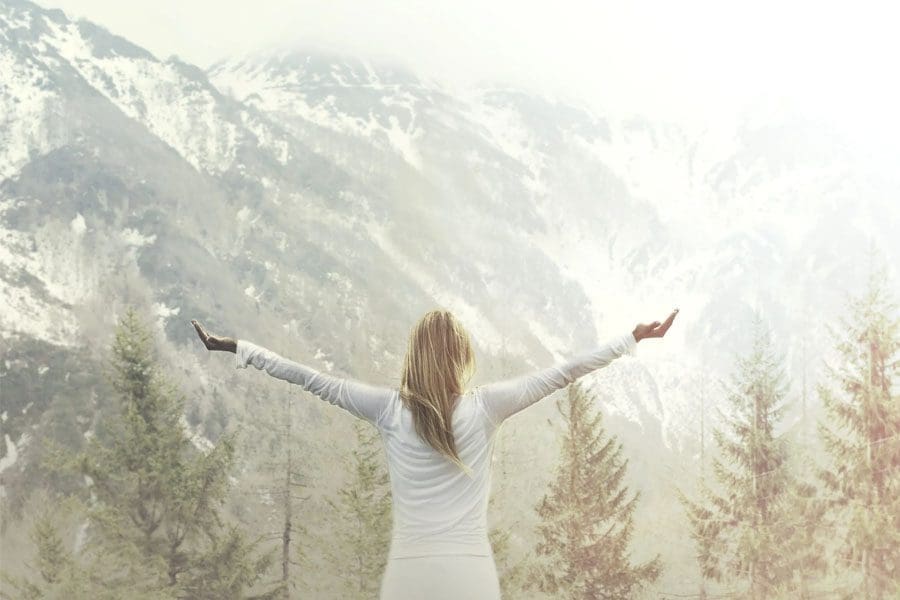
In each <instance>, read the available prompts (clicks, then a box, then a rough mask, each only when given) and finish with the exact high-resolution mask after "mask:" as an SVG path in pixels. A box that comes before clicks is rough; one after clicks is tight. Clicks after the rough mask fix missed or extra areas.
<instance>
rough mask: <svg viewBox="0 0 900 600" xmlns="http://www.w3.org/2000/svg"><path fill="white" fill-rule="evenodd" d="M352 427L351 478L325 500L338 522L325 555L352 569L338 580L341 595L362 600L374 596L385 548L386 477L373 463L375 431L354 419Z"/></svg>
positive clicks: (388, 518)
mask: <svg viewBox="0 0 900 600" xmlns="http://www.w3.org/2000/svg"><path fill="white" fill-rule="evenodd" d="M353 426H354V429H355V432H356V438H357V447H356V449H354V450H353V458H352V461H351V468H352V473H353V477H352V479H351V480H350V481H349V482H348V484H347V485H346V486H345V487H344V488H343V489H341V490H340V491H339V492H338V500H337V502H335V501H334V500H332V499H330V498H329V499H327V500H326V501H327V502H328V504H329V506H331V508H332V509H334V511H335V513H336V514H337V515H338V519H339V523H338V525H337V526H336V527H335V528H334V529H335V530H336V531H337V533H336V538H337V539H336V541H337V544H333V547H334V548H335V549H336V551H332V550H328V552H327V553H328V555H329V556H330V558H331V560H332V562H333V563H334V564H349V565H352V569H350V570H349V572H350V573H352V576H349V577H344V578H342V581H343V583H344V585H345V593H344V595H343V597H344V598H360V599H363V598H365V599H368V598H375V597H377V596H378V592H379V586H380V583H381V577H382V574H383V572H384V569H385V566H386V565H387V556H388V550H389V548H390V544H391V528H392V526H393V522H392V516H391V490H390V476H389V475H388V472H387V470H385V468H384V466H383V464H382V461H380V460H378V456H379V455H380V454H381V440H380V439H379V438H378V435H377V433H376V432H375V430H374V429H373V428H372V427H371V426H369V425H367V424H366V423H363V422H362V421H360V420H355V421H354V423H353ZM326 547H327V548H331V547H332V544H328V545H327V546H326Z"/></svg>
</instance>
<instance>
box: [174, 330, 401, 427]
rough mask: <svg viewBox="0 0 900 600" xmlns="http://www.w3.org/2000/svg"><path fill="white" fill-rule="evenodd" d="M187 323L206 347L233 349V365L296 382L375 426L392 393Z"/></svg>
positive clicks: (224, 349)
mask: <svg viewBox="0 0 900 600" xmlns="http://www.w3.org/2000/svg"><path fill="white" fill-rule="evenodd" d="M191 323H192V324H193V325H194V328H195V329H196V330H197V333H198V334H199V335H200V339H201V340H203V343H204V344H205V345H206V347H207V349H209V350H223V351H227V352H234V355H235V356H234V359H235V368H238V369H245V368H247V365H253V366H254V367H256V368H257V369H260V370H263V371H266V372H267V373H268V374H269V375H272V376H273V377H276V378H278V379H282V380H284V381H288V382H290V383H294V384H296V385H299V386H300V387H302V388H303V389H305V390H306V391H308V392H311V393H313V394H315V395H316V396H318V397H319V398H321V399H322V400H325V401H326V402H328V403H330V404H333V405H335V406H339V407H341V408H343V409H344V410H346V411H347V412H349V413H350V414H352V415H353V416H355V417H358V418H360V419H365V420H366V421H368V422H370V423H372V424H373V425H375V426H376V427H377V426H380V423H381V418H382V417H383V416H384V414H385V412H386V409H387V407H388V405H389V404H390V402H391V400H392V398H393V396H394V394H395V391H394V390H393V389H391V388H388V387H381V386H375V385H370V384H368V383H363V382H361V381H354V380H352V379H346V378H342V377H334V376H332V375H329V374H327V373H322V372H321V371H318V370H316V369H313V368H312V367H309V366H307V365H304V364H301V363H298V362H295V361H292V360H289V359H287V358H285V357H283V356H281V355H279V354H277V353H276V352H273V351H272V350H269V349H268V348H264V347H263V346H259V345H257V344H254V343H252V342H249V341H247V340H242V339H234V338H227V337H217V336H211V335H209V334H207V333H206V331H205V330H204V329H203V327H202V326H201V325H200V324H199V323H198V322H197V321H196V320H194V321H191Z"/></svg>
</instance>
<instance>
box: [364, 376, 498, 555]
mask: <svg viewBox="0 0 900 600" xmlns="http://www.w3.org/2000/svg"><path fill="white" fill-rule="evenodd" d="M478 392H479V389H478V388H475V389H474V390H470V391H468V392H466V393H465V394H463V395H461V396H457V397H456V406H455V408H454V410H453V420H452V423H453V435H454V438H455V440H456V448H457V451H458V452H459V456H460V459H461V460H462V462H463V463H464V464H466V465H467V466H468V467H469V468H470V469H471V476H470V475H469V474H467V473H465V472H463V471H462V470H461V469H460V468H459V467H458V466H457V465H456V464H455V463H453V462H451V461H449V460H447V457H446V456H444V455H443V454H441V453H439V452H437V451H436V450H435V449H434V448H432V447H431V446H430V445H428V444H427V443H426V442H425V441H424V440H422V439H421V438H420V437H419V435H418V434H417V433H416V431H415V426H414V424H413V418H412V413H411V412H410V411H409V410H408V409H407V408H406V407H405V406H404V405H403V403H402V402H401V400H400V396H399V392H398V393H396V394H395V397H394V398H393V400H392V402H391V404H390V406H389V408H388V409H387V411H386V413H385V414H384V415H383V418H382V421H381V427H380V428H379V430H380V432H381V437H382V440H383V441H384V447H385V452H386V454H387V463H388V469H389V472H390V479H391V493H392V497H393V518H394V529H393V538H392V541H391V553H390V554H391V556H392V557H397V558H399V557H410V556H429V555H435V554H457V553H459V554H474V555H481V556H488V555H490V554H491V547H490V544H489V542H488V536H487V505H488V496H489V493H490V489H491V460H492V458H493V448H494V444H493V440H494V433H495V432H496V429H495V428H494V427H493V424H492V423H491V421H490V418H489V417H488V416H487V414H486V412H485V410H484V408H483V404H482V400H481V396H480V394H479V393H478Z"/></svg>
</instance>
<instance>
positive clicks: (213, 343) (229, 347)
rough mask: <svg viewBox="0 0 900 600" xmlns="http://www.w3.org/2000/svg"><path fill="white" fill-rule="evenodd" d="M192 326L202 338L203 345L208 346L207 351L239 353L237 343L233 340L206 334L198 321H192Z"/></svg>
mask: <svg viewBox="0 0 900 600" xmlns="http://www.w3.org/2000/svg"><path fill="white" fill-rule="evenodd" d="M191 324H192V325H193V326H194V329H196V330H197V335H199V336H200V340H201V341H202V342H203V345H204V346H206V349H207V350H209V351H214V350H222V351H225V352H237V341H236V340H234V339H233V338H230V337H217V336H214V335H209V334H208V333H206V330H205V329H203V326H202V325H200V323H198V322H197V319H191Z"/></svg>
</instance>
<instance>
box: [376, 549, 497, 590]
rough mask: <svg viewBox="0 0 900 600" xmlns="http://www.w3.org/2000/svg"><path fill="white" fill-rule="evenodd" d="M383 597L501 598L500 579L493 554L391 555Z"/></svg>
mask: <svg viewBox="0 0 900 600" xmlns="http://www.w3.org/2000/svg"><path fill="white" fill-rule="evenodd" d="M379 600H500V579H499V578H498V576H497V566H496V564H495V563H494V557H493V556H477V555H474V554H447V555H440V556H417V557H413V558H391V559H389V560H388V561H387V566H386V567H385V571H384V576H383V577H382V580H381V595H380V596H379Z"/></svg>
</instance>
